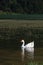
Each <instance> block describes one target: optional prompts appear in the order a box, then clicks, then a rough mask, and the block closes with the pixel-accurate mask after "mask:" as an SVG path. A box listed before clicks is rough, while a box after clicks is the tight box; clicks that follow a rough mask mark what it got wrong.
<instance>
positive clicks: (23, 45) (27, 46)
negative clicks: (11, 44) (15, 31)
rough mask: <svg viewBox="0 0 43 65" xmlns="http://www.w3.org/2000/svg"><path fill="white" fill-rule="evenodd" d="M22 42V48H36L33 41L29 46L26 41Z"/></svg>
mask: <svg viewBox="0 0 43 65" xmlns="http://www.w3.org/2000/svg"><path fill="white" fill-rule="evenodd" d="M21 42H23V44H22V46H21V47H22V48H34V41H32V42H30V43H28V44H26V45H25V41H24V40H21Z"/></svg>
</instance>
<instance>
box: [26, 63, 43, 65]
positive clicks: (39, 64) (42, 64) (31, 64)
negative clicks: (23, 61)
mask: <svg viewBox="0 0 43 65" xmlns="http://www.w3.org/2000/svg"><path fill="white" fill-rule="evenodd" d="M27 65H43V63H40V62H30V63H28V64H27Z"/></svg>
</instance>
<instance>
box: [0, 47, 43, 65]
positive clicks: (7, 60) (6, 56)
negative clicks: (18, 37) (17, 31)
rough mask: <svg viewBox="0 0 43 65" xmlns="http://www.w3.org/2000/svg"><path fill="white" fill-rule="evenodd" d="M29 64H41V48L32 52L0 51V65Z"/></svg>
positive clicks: (42, 53) (42, 50)
mask: <svg viewBox="0 0 43 65" xmlns="http://www.w3.org/2000/svg"><path fill="white" fill-rule="evenodd" d="M30 62H37V63H43V48H35V49H34V52H30V51H29V52H27V51H26V50H24V49H18V50H12V49H0V65H28V63H30Z"/></svg>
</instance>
